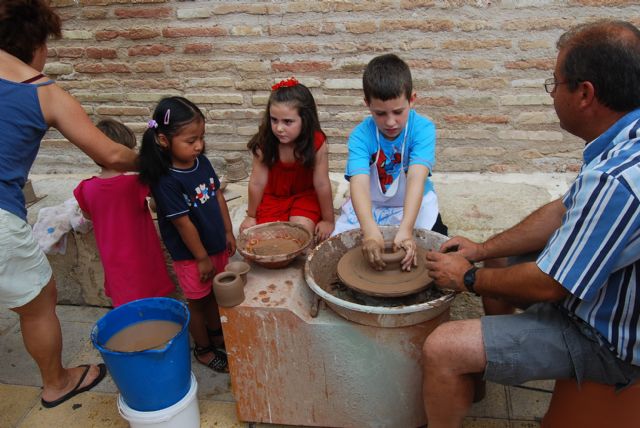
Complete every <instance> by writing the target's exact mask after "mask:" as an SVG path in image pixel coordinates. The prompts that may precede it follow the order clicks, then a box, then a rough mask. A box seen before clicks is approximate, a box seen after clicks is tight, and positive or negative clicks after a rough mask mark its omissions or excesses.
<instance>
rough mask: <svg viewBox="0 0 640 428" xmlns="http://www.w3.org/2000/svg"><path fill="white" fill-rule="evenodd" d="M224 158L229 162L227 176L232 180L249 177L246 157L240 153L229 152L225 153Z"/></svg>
mask: <svg viewBox="0 0 640 428" xmlns="http://www.w3.org/2000/svg"><path fill="white" fill-rule="evenodd" d="M224 160H225V162H226V163H227V169H226V174H225V177H226V179H227V180H229V181H230V182H234V181H240V180H242V179H245V178H247V176H248V175H249V174H248V173H247V167H246V166H245V164H244V159H243V158H242V154H240V153H227V154H226V155H224Z"/></svg>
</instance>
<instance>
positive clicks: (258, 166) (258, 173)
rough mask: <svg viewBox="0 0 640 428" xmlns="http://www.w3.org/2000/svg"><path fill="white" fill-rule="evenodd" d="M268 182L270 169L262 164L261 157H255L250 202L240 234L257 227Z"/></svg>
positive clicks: (252, 167)
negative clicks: (259, 209) (258, 212)
mask: <svg viewBox="0 0 640 428" xmlns="http://www.w3.org/2000/svg"><path fill="white" fill-rule="evenodd" d="M268 180H269V168H267V166H266V165H265V164H264V163H262V156H261V155H260V156H255V155H254V156H253V162H252V165H251V176H250V177H249V186H248V193H249V202H248V203H247V216H246V217H245V219H244V220H243V221H242V224H241V225H240V232H242V231H243V230H245V229H246V228H248V227H251V226H255V224H256V212H257V211H258V205H259V204H260V202H261V201H262V195H264V189H265V187H267V181H268Z"/></svg>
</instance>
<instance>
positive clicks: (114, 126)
mask: <svg viewBox="0 0 640 428" xmlns="http://www.w3.org/2000/svg"><path fill="white" fill-rule="evenodd" d="M96 128H98V129H99V130H100V131H102V133H103V134H104V135H106V136H107V137H109V138H111V139H112V140H113V141H115V142H116V143H118V144H122V145H123V146H125V147H128V148H130V149H133V148H134V147H135V146H136V135H135V134H134V133H133V131H132V130H131V129H129V127H128V126H127V125H125V124H124V123H121V122H118V121H117V120H114V119H102V120H101V121H100V122H98V124H97V125H96Z"/></svg>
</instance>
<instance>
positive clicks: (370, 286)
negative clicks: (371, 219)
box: [337, 246, 433, 297]
mask: <svg viewBox="0 0 640 428" xmlns="http://www.w3.org/2000/svg"><path fill="white" fill-rule="evenodd" d="M417 252H418V266H415V267H412V268H411V271H409V272H406V271H402V270H401V269H400V267H398V268H395V269H385V270H382V271H377V270H375V269H373V268H372V267H371V266H370V265H369V263H368V262H367V261H366V260H365V259H364V255H363V254H362V246H357V247H355V248H352V249H350V250H349V251H347V252H346V253H345V254H344V255H343V256H342V258H340V261H339V262H338V267H337V271H338V278H340V281H342V282H343V283H344V285H346V286H347V287H349V288H352V289H354V290H356V291H359V292H361V293H364V294H368V295H370V296H381V297H398V296H406V295H408V294H413V293H417V292H419V291H422V290H424V289H426V288H428V287H429V286H430V285H431V283H432V281H433V279H431V277H430V276H429V275H427V270H426V268H425V264H424V260H425V254H426V250H425V249H423V248H421V247H418V248H417Z"/></svg>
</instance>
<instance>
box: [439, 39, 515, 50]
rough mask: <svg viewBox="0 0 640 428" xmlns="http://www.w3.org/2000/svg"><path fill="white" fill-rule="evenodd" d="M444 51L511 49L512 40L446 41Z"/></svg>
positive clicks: (443, 44) (443, 43)
mask: <svg viewBox="0 0 640 428" xmlns="http://www.w3.org/2000/svg"><path fill="white" fill-rule="evenodd" d="M441 46H442V48H443V49H449V50H459V51H473V50H478V49H482V50H486V49H495V48H506V49H510V48H511V40H504V39H494V40H469V39H458V40H445V41H444V42H442V45H441Z"/></svg>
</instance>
